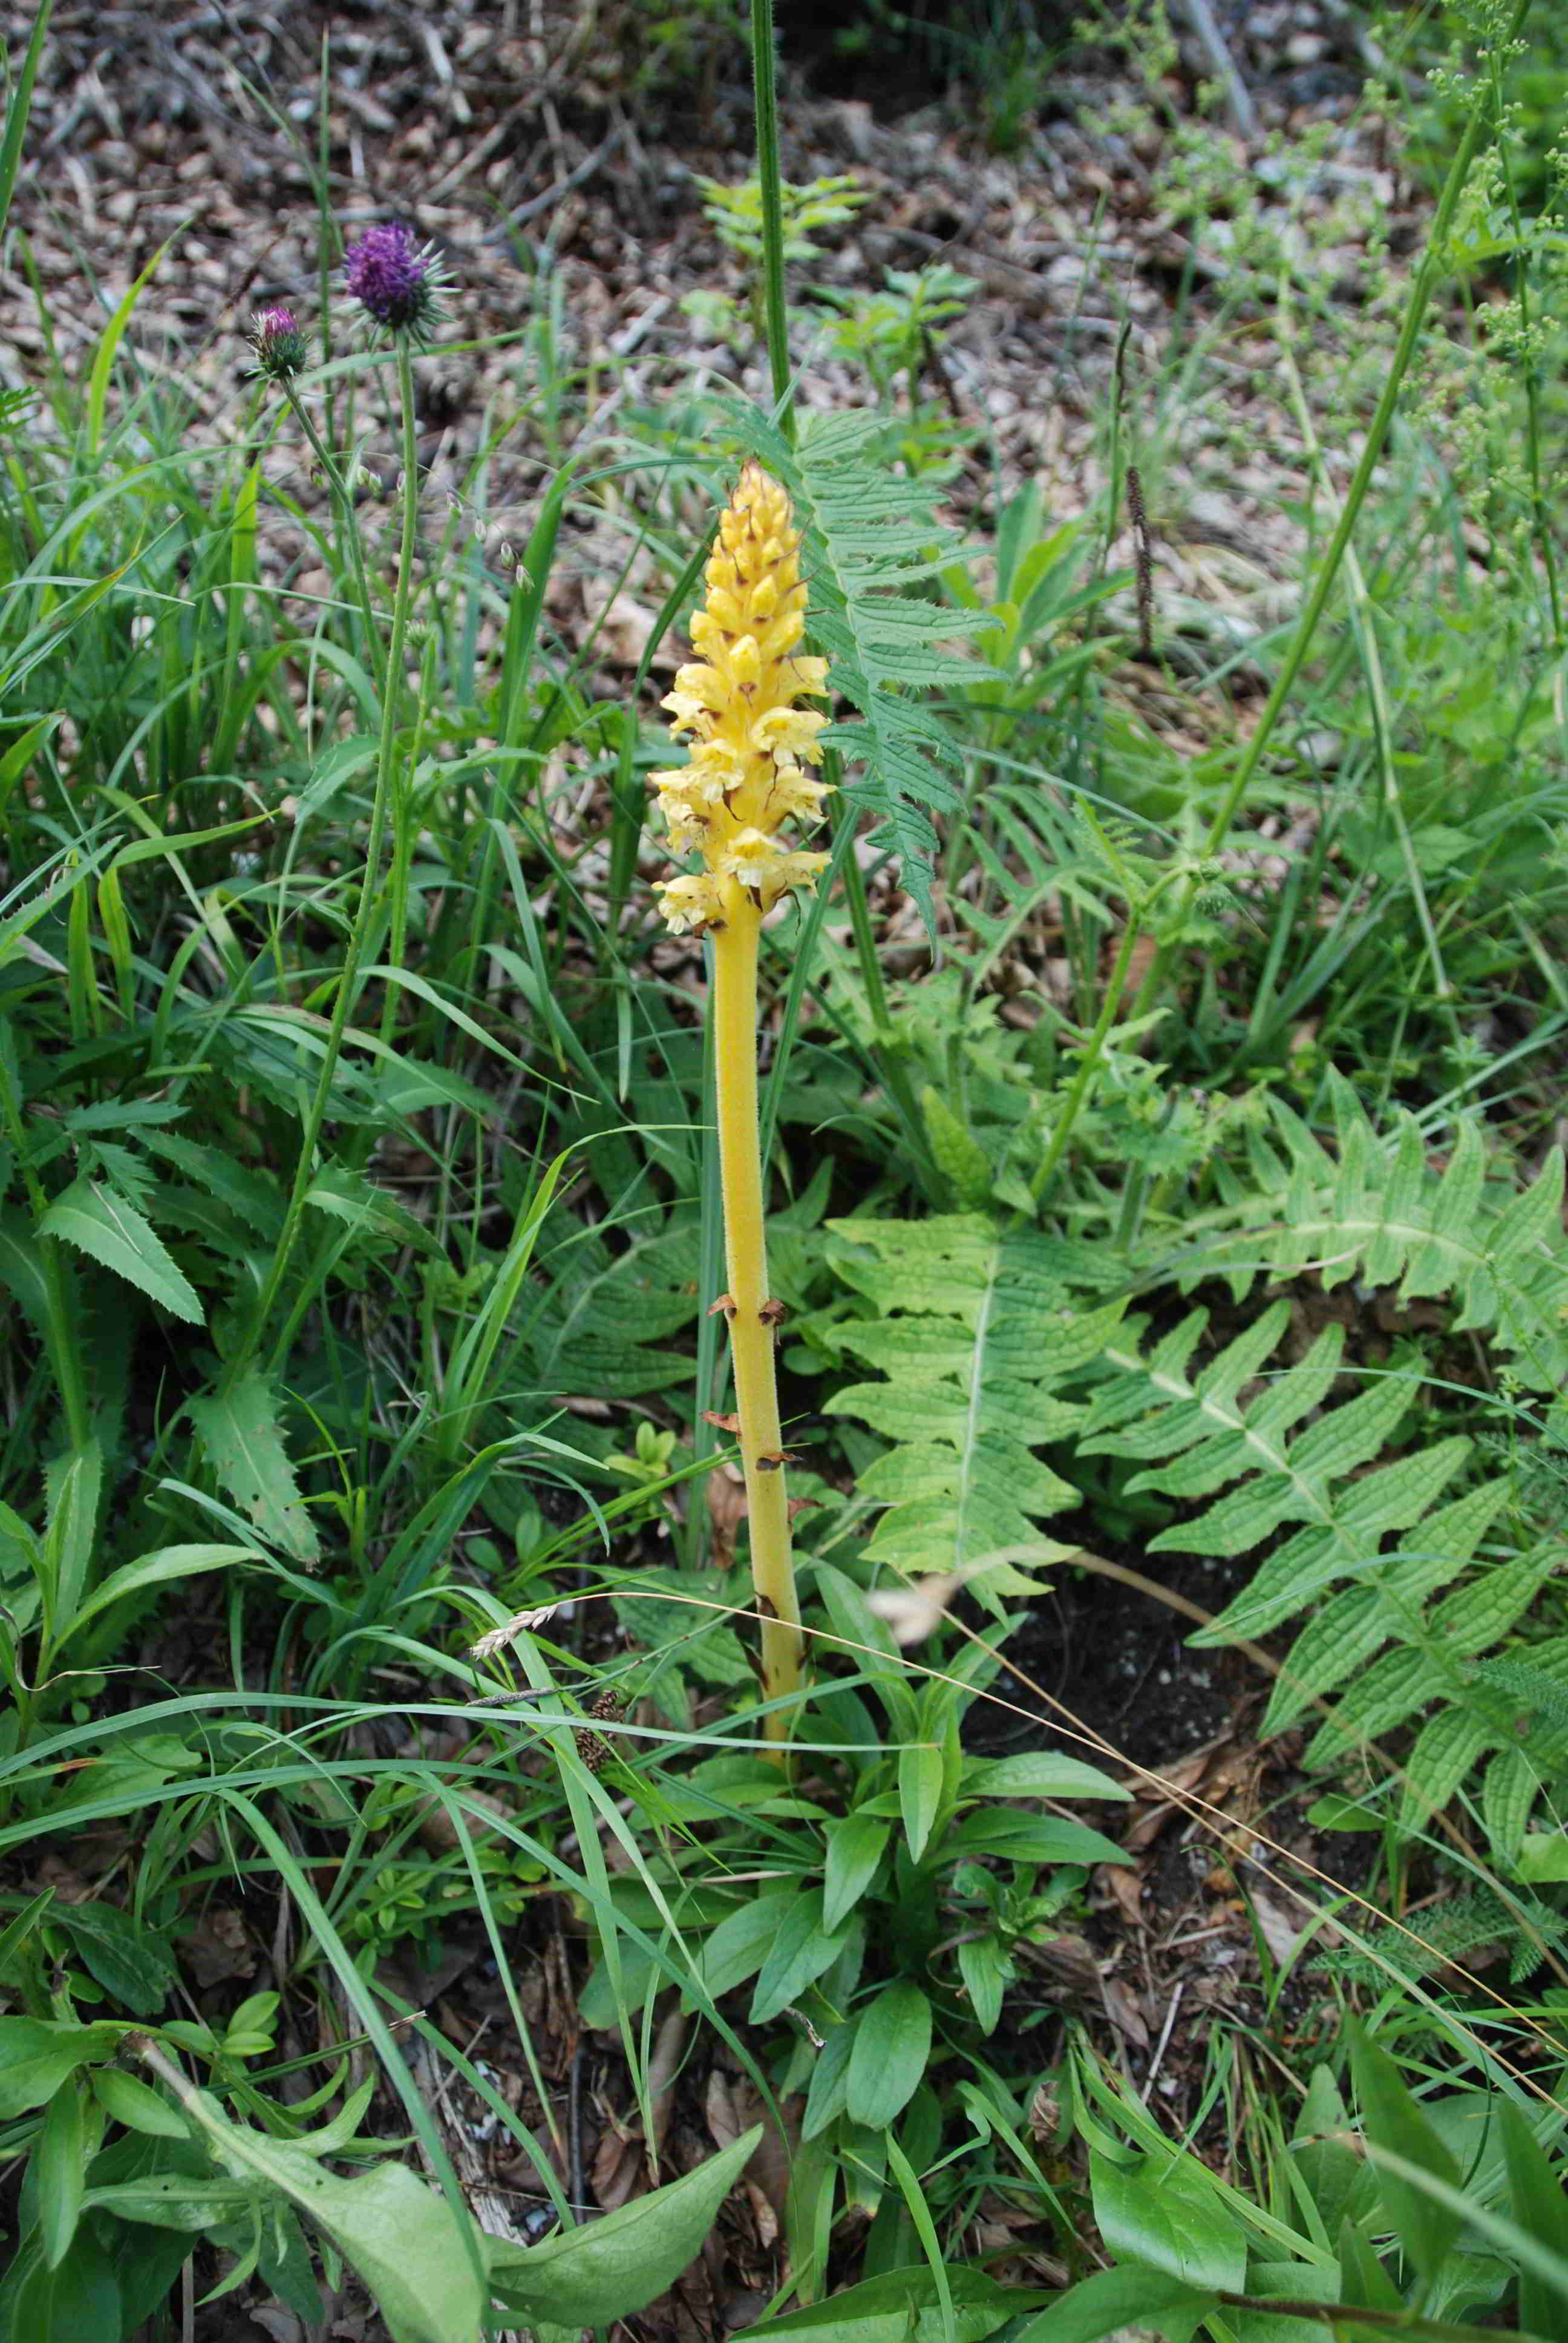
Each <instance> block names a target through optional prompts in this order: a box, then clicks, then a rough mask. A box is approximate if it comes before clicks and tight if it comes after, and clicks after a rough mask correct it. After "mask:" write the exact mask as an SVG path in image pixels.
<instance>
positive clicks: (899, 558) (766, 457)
mask: <svg viewBox="0 0 1568 2343" xmlns="http://www.w3.org/2000/svg"><path fill="white" fill-rule="evenodd" d="M737 429H738V432H739V435H740V436H742V437H745V438H746V440H747V441H748V442H749V445H750V446H751V447H753V448H754V449H755V451H756V453H757V454H758V455H759V456H760V458H762V460H763V462H764V463H766V464H767V465H768V467H769V470H771V471H773V472H775V473H776V474H777V475H778V477H779V478H780V479H781V480H782V481H783V482H784V483H785V485H786V486H787V487H788V488H789V492H790V494H791V496H792V498H794V500H795V507H796V514H797V518H799V521H800V522H801V524H802V527H803V529H804V532H805V544H806V555H805V558H806V567H807V570H808V573H809V577H810V579H811V614H810V623H811V632H812V638H813V639H814V641H815V642H816V643H817V644H818V645H819V648H820V649H822V650H823V651H825V652H826V653H827V656H828V659H829V686H830V688H831V689H833V690H835V691H838V692H841V693H842V694H843V695H844V697H845V698H846V699H849V701H850V702H851V703H852V704H853V706H854V708H855V709H856V710H857V713H856V714H855V715H854V716H852V717H850V718H849V719H845V720H843V721H841V722H839V723H837V724H835V725H834V726H833V727H832V728H831V729H830V730H829V732H828V733H827V734H826V735H825V736H824V737H825V739H827V740H828V741H829V743H830V744H831V745H833V746H836V747H837V748H839V749H841V750H842V752H843V754H844V755H845V757H846V758H848V759H849V760H850V761H851V762H852V763H854V764H858V765H859V766H860V767H861V768H862V769H863V775H864V778H863V779H860V780H859V781H857V782H855V783H853V784H852V785H846V788H845V795H846V796H847V797H848V798H849V799H851V801H853V802H855V803H858V804H861V805H864V806H866V807H867V808H868V809H869V810H870V811H871V812H872V813H873V814H874V815H875V816H877V817H879V820H880V822H881V824H882V825H883V830H884V834H885V841H886V843H888V844H889V845H890V846H891V848H892V850H893V852H894V853H895V855H896V856H897V858H898V860H899V865H900V879H901V880H902V883H903V885H904V886H905V887H907V888H908V890H909V891H910V894H911V895H912V896H913V898H914V900H915V901H916V903H917V904H918V905H919V907H920V914H921V917H922V918H923V919H924V920H925V922H926V925H927V927H928V928H929V929H930V930H932V931H933V932H934V930H935V915H934V912H933V910H932V906H931V895H930V882H931V859H932V855H933V852H934V850H935V845H936V830H935V828H934V826H933V822H932V819H931V818H932V815H933V814H941V813H956V812H958V811H959V810H960V808H961V806H962V802H963V799H962V793H961V790H960V786H959V783H960V749H959V746H958V743H957V742H956V741H955V740H954V739H953V737H952V735H951V733H950V731H949V729H947V727H946V726H945V725H944V724H943V722H942V720H941V719H940V716H939V714H938V713H937V711H936V710H935V709H933V708H932V707H931V706H930V704H929V703H928V702H925V701H922V700H919V699H910V697H909V694H910V692H912V691H927V690H942V689H949V688H954V689H959V690H966V689H972V688H973V687H974V686H975V685H976V684H979V683H981V682H984V681H985V680H986V679H988V678H990V677H992V676H993V673H994V670H993V669H990V668H989V667H987V666H985V665H984V664H983V663H982V662H981V661H980V660H979V659H975V658H973V657H970V656H965V655H962V654H960V653H959V652H958V651H956V650H954V649H951V648H950V646H951V645H952V644H953V643H954V642H955V641H956V640H957V639H959V638H960V636H962V635H965V634H967V633H970V632H971V631H972V630H973V629H974V628H978V627H982V626H990V625H992V624H993V623H994V621H993V620H992V619H991V618H990V616H989V615H988V614H987V613H986V612H984V611H981V610H969V609H957V608H953V607H952V606H951V605H950V604H948V603H943V602H937V601H932V600H930V599H928V598H926V597H924V596H922V595H920V594H918V593H916V592H915V591H913V590H912V589H913V588H917V587H919V586H920V584H921V583H923V582H924V581H926V580H928V579H932V578H939V577H940V576H941V575H942V574H943V573H944V572H947V571H950V570H951V569H953V568H955V566H957V565H958V564H960V563H961V562H962V561H963V560H964V559H965V558H967V555H966V549H965V547H964V545H963V542H962V539H961V538H960V537H959V535H958V533H957V531H956V530H954V529H953V528H950V527H949V526H948V525H947V524H946V523H944V522H943V521H941V520H940V518H938V513H937V495H938V488H937V484H936V483H935V482H934V481H932V480H922V479H911V478H909V477H908V476H907V475H900V476H895V475H894V474H893V473H891V472H890V469H889V468H888V465H887V461H886V456H885V445H886V430H885V427H884V426H883V424H882V423H881V421H880V419H879V417H876V416H873V415H839V416H830V417H809V418H808V419H807V421H806V423H805V427H804V428H803V431H802V435H801V440H800V444H799V447H797V448H791V447H789V446H788V445H787V444H786V442H785V441H784V440H783V439H782V438H781V437H780V436H779V434H778V433H777V432H776V431H775V430H774V429H773V428H772V427H771V426H769V424H768V423H767V422H766V421H765V419H764V418H762V417H759V416H758V415H756V414H755V413H752V412H748V413H746V414H745V416H744V417H739V416H738V417H737Z"/></svg>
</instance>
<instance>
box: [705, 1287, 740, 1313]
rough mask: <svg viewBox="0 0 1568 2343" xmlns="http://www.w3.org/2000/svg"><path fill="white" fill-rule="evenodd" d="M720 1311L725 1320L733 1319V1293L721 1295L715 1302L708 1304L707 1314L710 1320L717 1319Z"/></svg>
mask: <svg viewBox="0 0 1568 2343" xmlns="http://www.w3.org/2000/svg"><path fill="white" fill-rule="evenodd" d="M721 1310H722V1311H723V1312H724V1314H725V1316H726V1317H727V1318H733V1317H734V1315H735V1296H734V1294H733V1293H721V1294H720V1295H719V1299H718V1301H717V1302H709V1305H708V1314H709V1317H710V1318H717V1317H718V1315H719V1312H720V1311H721Z"/></svg>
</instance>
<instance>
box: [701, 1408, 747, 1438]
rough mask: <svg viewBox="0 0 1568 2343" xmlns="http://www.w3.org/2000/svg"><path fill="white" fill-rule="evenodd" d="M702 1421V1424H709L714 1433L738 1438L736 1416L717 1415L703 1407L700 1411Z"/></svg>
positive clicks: (738, 1426) (738, 1430)
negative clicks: (729, 1434)
mask: <svg viewBox="0 0 1568 2343" xmlns="http://www.w3.org/2000/svg"><path fill="white" fill-rule="evenodd" d="M702 1421H703V1423H711V1424H712V1426H713V1427H714V1430H715V1431H716V1432H728V1433H732V1434H733V1435H734V1436H735V1437H736V1438H737V1439H739V1436H740V1418H739V1416H738V1415H718V1414H716V1413H714V1411H713V1409H712V1408H710V1407H705V1408H704V1409H703V1411H702Z"/></svg>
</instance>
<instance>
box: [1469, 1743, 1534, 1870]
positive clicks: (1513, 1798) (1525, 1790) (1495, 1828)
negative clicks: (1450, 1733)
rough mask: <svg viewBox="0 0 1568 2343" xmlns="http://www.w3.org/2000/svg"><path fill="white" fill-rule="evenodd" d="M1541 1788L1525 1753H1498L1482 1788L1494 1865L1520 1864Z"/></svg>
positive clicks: (1482, 1803)
mask: <svg viewBox="0 0 1568 2343" xmlns="http://www.w3.org/2000/svg"><path fill="white" fill-rule="evenodd" d="M1541 1788H1542V1783H1541V1775H1540V1770H1539V1768H1538V1767H1537V1766H1536V1765H1535V1764H1534V1761H1533V1759H1532V1758H1531V1756H1530V1755H1529V1753H1528V1752H1527V1751H1526V1750H1523V1749H1500V1750H1499V1751H1498V1753H1497V1755H1496V1756H1495V1757H1494V1758H1493V1761H1492V1763H1491V1765H1489V1766H1488V1767H1487V1769H1486V1774H1485V1777H1484V1779H1483V1782H1482V1785H1481V1819H1482V1821H1483V1823H1484V1825H1486V1836H1487V1843H1488V1845H1489V1846H1490V1848H1491V1852H1492V1859H1493V1863H1500V1864H1504V1865H1510V1866H1512V1865H1513V1864H1515V1863H1516V1862H1517V1861H1518V1859H1519V1849H1520V1845H1521V1843H1522V1841H1523V1837H1524V1834H1525V1831H1526V1829H1527V1828H1528V1827H1529V1823H1530V1817H1531V1815H1532V1814H1533V1812H1534V1808H1535V1801H1536V1799H1537V1798H1538V1797H1539V1796H1540V1795H1541Z"/></svg>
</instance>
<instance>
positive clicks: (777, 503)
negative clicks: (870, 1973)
mask: <svg viewBox="0 0 1568 2343" xmlns="http://www.w3.org/2000/svg"><path fill="white" fill-rule="evenodd" d="M706 576H707V580H708V598H707V601H706V603H705V604H704V606H703V608H701V609H700V610H699V611H697V612H696V613H695V615H694V616H693V618H692V621H691V639H692V644H693V647H694V649H696V651H697V653H698V657H697V659H695V660H693V661H692V662H691V663H690V664H689V666H686V667H683V668H682V669H680V670H679V672H678V675H677V677H676V679H675V689H674V690H673V691H672V692H671V693H670V695H669V697H668V699H666V701H665V702H664V705H665V706H666V708H668V709H669V710H670V712H671V716H672V719H673V721H672V723H671V725H670V729H671V731H672V732H673V733H674V734H675V737H676V739H680V738H681V737H682V735H689V737H690V741H691V757H690V762H689V764H685V765H682V766H680V767H679V768H678V769H676V770H673V771H670V772H664V773H656V774H655V775H654V777H653V778H654V785H655V787H656V788H657V789H658V801H659V805H660V807H661V808H662V809H663V812H664V816H665V820H666V821H667V822H668V826H669V842H670V846H671V849H672V850H673V851H674V852H676V853H677V854H689V853H691V852H694V851H699V852H700V854H701V856H702V869H701V870H699V871H693V872H690V873H689V874H687V875H683V876H682V877H680V878H678V879H667V880H663V881H662V882H661V884H660V886H659V890H658V893H659V899H660V908H661V909H662V910H663V912H664V916H665V918H666V920H668V922H669V925H670V926H671V927H672V928H674V929H676V930H682V929H689V930H692V931H693V932H694V933H696V932H702V931H704V930H706V932H707V933H709V935H711V937H712V939H713V1021H714V1061H715V1067H716V1079H717V1086H718V1110H719V1171H720V1175H721V1179H722V1183H723V1190H724V1248H725V1259H726V1263H727V1266H728V1272H729V1292H728V1293H727V1294H726V1295H724V1297H723V1299H722V1303H721V1304H719V1303H716V1304H715V1307H716V1308H718V1307H720V1306H722V1308H723V1309H724V1312H725V1313H726V1315H727V1317H728V1318H729V1341H730V1349H731V1353H732V1356H733V1360H734V1366H735V1404H736V1413H737V1414H738V1416H739V1439H740V1454H741V1461H742V1463H743V1464H744V1466H745V1470H746V1499H747V1512H748V1516H749V1523H750V1532H751V1574H752V1580H753V1583H754V1584H755V1586H756V1589H757V1605H758V1609H759V1612H760V1613H761V1614H762V1685H763V1693H764V1696H765V1697H766V1698H767V1699H769V1700H776V1699H783V1698H787V1697H788V1695H789V1694H790V1693H792V1692H794V1691H795V1690H796V1688H797V1686H798V1685H799V1681H800V1624H799V1623H800V1613H799V1605H798V1604H797V1602H796V1598H795V1573H794V1568H793V1565H792V1564H791V1562H790V1558H789V1502H788V1499H787V1497H786V1494H785V1486H784V1463H785V1455H784V1450H783V1447H782V1444H781V1439H780V1433H779V1393H778V1387H777V1383H776V1381H775V1377H774V1372H773V1345H774V1329H775V1327H776V1326H777V1324H778V1322H779V1319H780V1318H781V1317H782V1315H783V1312H782V1310H781V1309H780V1307H779V1303H778V1302H774V1301H773V1300H772V1299H771V1297H770V1296H769V1292H768V1250H767V1241H766V1236H765V1233H764V1228H763V1203H762V1162H761V1155H760V1151H759V1139H758V1128H757V936H758V930H759V928H760V927H761V924H762V920H763V918H764V916H765V914H766V913H767V912H769V911H770V910H772V908H773V906H774V904H775V903H777V902H779V900H780V899H781V898H782V897H783V896H785V895H787V894H788V893H789V892H790V890H792V889H795V888H801V889H804V890H807V891H809V890H812V889H814V888H815V886H816V883H817V874H818V872H819V870H821V869H822V868H823V866H824V865H825V864H826V862H827V860H828V857H827V855H825V854H803V853H801V852H800V851H799V849H797V848H794V847H791V846H790V845H789V844H787V843H786V842H785V841H784V840H781V839H780V837H779V826H780V824H781V823H783V822H787V821H795V822H814V821H817V820H819V819H820V817H821V808H822V799H823V798H824V796H825V795H826V794H827V786H828V785H827V784H826V783H825V782H823V781H820V780H819V779H817V777H816V775H815V773H814V772H812V771H811V770H810V769H809V768H811V767H813V766H815V765H817V764H819V763H820V761H821V757H822V750H821V747H820V744H819V740H818V738H817V736H818V734H819V732H820V730H821V729H822V727H823V725H824V724H826V722H827V720H828V719H827V718H826V717H825V716H823V715H821V714H820V713H819V711H818V710H816V709H807V708H799V707H797V705H796V702H797V701H798V700H799V699H800V698H801V697H802V696H809V697H812V698H820V697H821V695H822V694H823V692H824V691H825V690H826V689H827V680H828V663H827V661H826V659H810V658H807V657H803V656H801V655H800V654H799V652H798V651H797V649H796V646H797V645H798V644H799V641H800V639H801V637H802V635H803V634H804V632H805V627H806V615H805V614H806V588H805V587H804V586H803V585H802V584H801V582H800V532H799V529H798V528H796V526H795V522H794V517H793V515H792V513H791V511H790V507H789V498H788V497H787V496H786V495H785V493H784V491H783V489H782V488H780V487H779V484H778V482H777V481H776V480H773V479H770V478H769V476H768V474H767V473H766V472H765V471H763V469H762V468H761V466H760V465H759V464H756V463H749V464H747V466H746V467H745V468H744V470H743V471H742V472H741V475H740V479H739V485H738V486H737V488H736V489H735V492H734V494H733V496H732V497H731V498H730V499H729V504H728V505H727V507H726V508H725V510H724V512H723V514H722V516H721V517H720V519H719V534H718V536H717V538H715V539H714V543H713V551H712V553H711V554H710V555H709V560H708V568H707V572H706ZM765 1730H766V1732H767V1735H768V1736H769V1739H770V1740H773V1741H778V1742H782V1741H783V1740H784V1739H785V1738H786V1737H787V1735H788V1733H789V1712H788V1711H787V1710H784V1709H775V1710H773V1711H772V1712H771V1713H770V1714H769V1715H768V1717H767V1718H766V1719H765Z"/></svg>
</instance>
